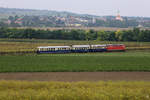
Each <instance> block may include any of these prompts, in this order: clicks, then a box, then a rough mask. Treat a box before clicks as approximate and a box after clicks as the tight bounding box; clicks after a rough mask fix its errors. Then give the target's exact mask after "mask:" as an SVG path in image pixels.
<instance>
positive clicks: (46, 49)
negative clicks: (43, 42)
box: [37, 44, 126, 54]
mask: <svg viewBox="0 0 150 100" xmlns="http://www.w3.org/2000/svg"><path fill="white" fill-rule="evenodd" d="M125 50H126V46H125V45H124V44H103V45H100V44H98V45H72V46H41V47H37V53H38V54H45V53H50V54H53V53H89V52H113V51H125Z"/></svg>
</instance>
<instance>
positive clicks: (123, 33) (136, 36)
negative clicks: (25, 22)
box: [0, 27, 150, 42]
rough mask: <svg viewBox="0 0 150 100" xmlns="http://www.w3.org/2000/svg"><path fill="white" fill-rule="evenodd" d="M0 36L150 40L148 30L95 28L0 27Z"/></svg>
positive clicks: (16, 37) (17, 37)
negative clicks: (105, 29)
mask: <svg viewBox="0 0 150 100" xmlns="http://www.w3.org/2000/svg"><path fill="white" fill-rule="evenodd" d="M0 38H14V39H59V40H87V41H88V40H99V41H141V42H150V30H140V29H139V28H134V29H132V30H117V31H103V30H99V31H95V30H75V29H72V30H67V29H62V30H41V29H31V28H28V29H17V28H4V27H1V28H0Z"/></svg>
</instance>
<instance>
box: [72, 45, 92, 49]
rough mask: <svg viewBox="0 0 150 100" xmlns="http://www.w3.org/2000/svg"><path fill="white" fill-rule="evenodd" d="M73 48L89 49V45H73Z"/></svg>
mask: <svg viewBox="0 0 150 100" xmlns="http://www.w3.org/2000/svg"><path fill="white" fill-rule="evenodd" d="M72 47H73V48H89V47H90V45H73V46H72Z"/></svg>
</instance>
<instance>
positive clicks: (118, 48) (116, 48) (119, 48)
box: [106, 44, 126, 51]
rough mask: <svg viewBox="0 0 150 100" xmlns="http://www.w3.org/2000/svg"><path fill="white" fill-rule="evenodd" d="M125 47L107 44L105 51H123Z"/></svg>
mask: <svg viewBox="0 0 150 100" xmlns="http://www.w3.org/2000/svg"><path fill="white" fill-rule="evenodd" d="M125 49H126V47H125V45H124V44H107V45H106V50H107V51H125Z"/></svg>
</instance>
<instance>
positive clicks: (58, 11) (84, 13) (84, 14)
mask: <svg viewBox="0 0 150 100" xmlns="http://www.w3.org/2000/svg"><path fill="white" fill-rule="evenodd" d="M0 8H6V9H22V10H41V11H42V10H43V11H56V12H67V13H74V14H80V15H91V16H98V17H105V16H114V17H115V16H117V13H116V15H94V14H87V13H76V12H71V11H57V10H49V9H34V8H9V7H0ZM121 16H122V15H121ZM122 17H143V18H144V17H145V18H150V16H122Z"/></svg>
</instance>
